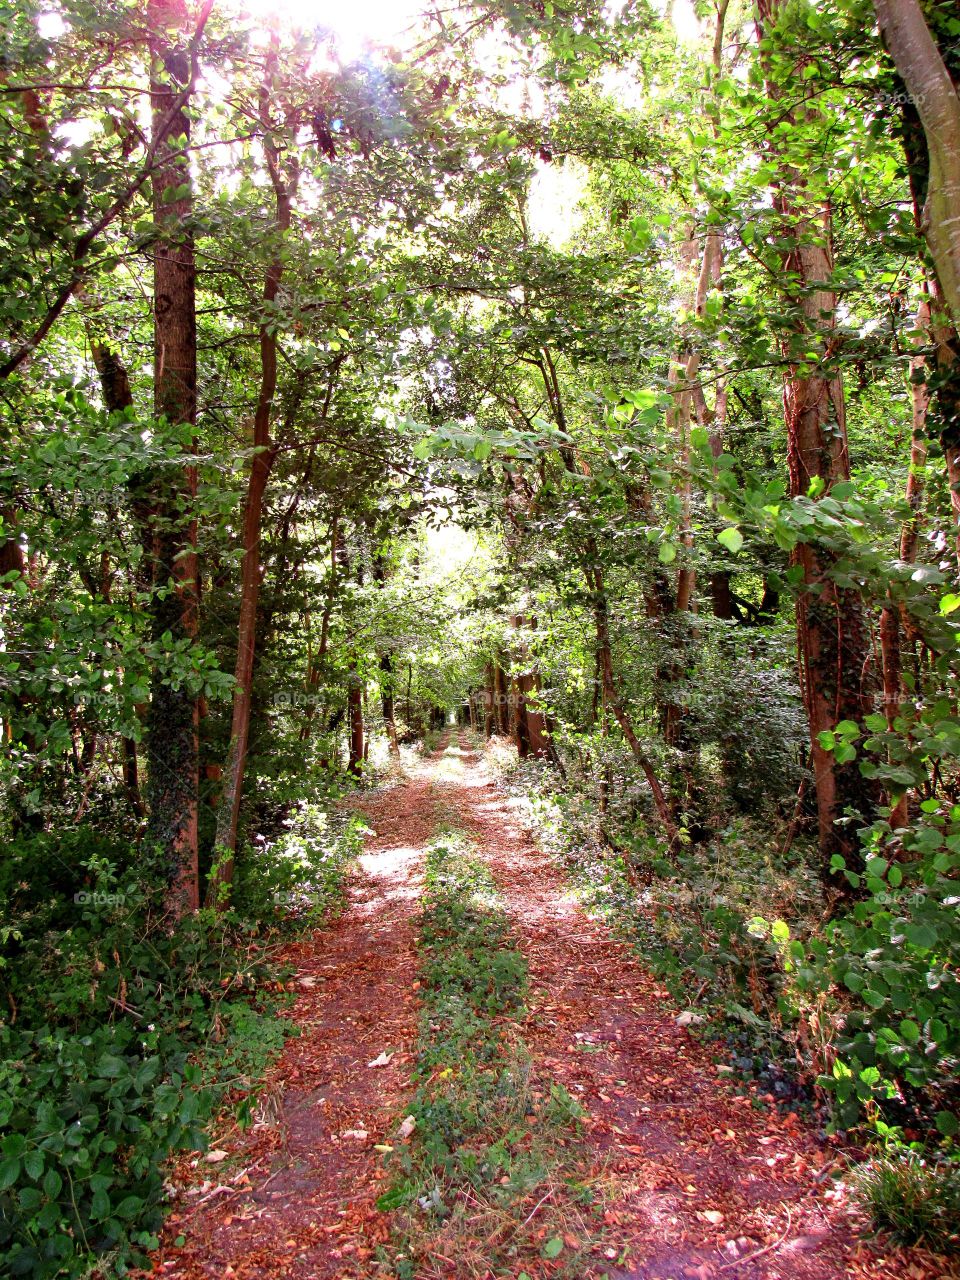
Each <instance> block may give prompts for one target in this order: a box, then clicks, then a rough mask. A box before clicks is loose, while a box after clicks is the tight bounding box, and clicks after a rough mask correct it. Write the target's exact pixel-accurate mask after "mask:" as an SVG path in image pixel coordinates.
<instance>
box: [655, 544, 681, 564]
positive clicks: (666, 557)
mask: <svg viewBox="0 0 960 1280" xmlns="http://www.w3.org/2000/svg"><path fill="white" fill-rule="evenodd" d="M676 558H677V548H676V547H675V546H674V545H673V543H672V542H661V543H660V551H659V553H658V555H657V559H658V560H659V561H660V563H661V564H673V562H674V560H676Z"/></svg>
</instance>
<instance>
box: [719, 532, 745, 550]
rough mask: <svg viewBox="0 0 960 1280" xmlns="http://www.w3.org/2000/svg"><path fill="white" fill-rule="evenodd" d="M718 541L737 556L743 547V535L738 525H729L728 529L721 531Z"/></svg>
mask: <svg viewBox="0 0 960 1280" xmlns="http://www.w3.org/2000/svg"><path fill="white" fill-rule="evenodd" d="M717 541H718V542H719V543H720V544H721V545H722V546H724V547H726V548H727V550H728V551H730V552H731V553H732V554H733V555H736V554H737V552H738V551H739V550H740V548H741V547H742V546H743V534H742V533H741V532H740V530H739V529H738V528H737V527H736V525H728V526H727V528H726V529H721V530H720V532H719V533H718V534H717Z"/></svg>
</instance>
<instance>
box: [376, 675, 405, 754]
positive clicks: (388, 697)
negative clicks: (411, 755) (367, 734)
mask: <svg viewBox="0 0 960 1280" xmlns="http://www.w3.org/2000/svg"><path fill="white" fill-rule="evenodd" d="M380 672H381V675H380V704H381V706H382V708H383V723H384V725H385V726H386V730H387V741H388V742H389V744H390V754H391V755H392V756H399V754H400V740H399V738H398V737H397V721H396V716H395V714H394V710H393V659H392V658H391V657H390V655H389V653H385V654H384V655H383V657H382V658H381V659H380Z"/></svg>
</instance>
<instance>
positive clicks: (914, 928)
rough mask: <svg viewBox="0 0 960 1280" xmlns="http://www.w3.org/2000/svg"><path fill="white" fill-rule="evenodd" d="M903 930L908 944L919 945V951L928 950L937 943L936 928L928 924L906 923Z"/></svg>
mask: <svg viewBox="0 0 960 1280" xmlns="http://www.w3.org/2000/svg"><path fill="white" fill-rule="evenodd" d="M903 932H904V933H905V934H906V938H907V941H908V942H909V943H910V945H911V946H913V947H919V948H920V949H921V951H930V950H931V949H932V948H933V947H935V946H936V945H937V934H936V930H935V929H931V928H930V926H929V925H928V924H908V925H907V927H906V929H904V931H903Z"/></svg>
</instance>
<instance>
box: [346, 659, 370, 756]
mask: <svg viewBox="0 0 960 1280" xmlns="http://www.w3.org/2000/svg"><path fill="white" fill-rule="evenodd" d="M347 712H348V716H349V724H350V755H349V759H348V762H347V772H348V773H352V774H353V775H354V777H360V775H361V774H362V773H363V761H364V759H365V757H366V746H365V739H364V728H363V681H362V680H361V679H360V674H359V672H358V671H357V662H356V659H353V660H352V661H351V663H350V668H349V672H348V675H347Z"/></svg>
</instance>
